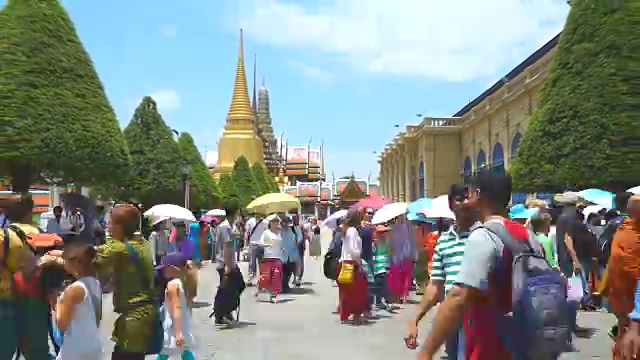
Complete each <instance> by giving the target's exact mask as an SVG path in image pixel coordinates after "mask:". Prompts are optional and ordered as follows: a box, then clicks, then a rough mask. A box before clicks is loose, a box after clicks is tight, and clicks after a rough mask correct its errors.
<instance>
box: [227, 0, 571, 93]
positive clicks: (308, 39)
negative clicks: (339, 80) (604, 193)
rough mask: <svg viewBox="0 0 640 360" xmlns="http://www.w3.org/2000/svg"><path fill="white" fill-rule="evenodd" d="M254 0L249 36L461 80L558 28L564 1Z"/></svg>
mask: <svg viewBox="0 0 640 360" xmlns="http://www.w3.org/2000/svg"><path fill="white" fill-rule="evenodd" d="M322 3H323V4H324V5H320V6H318V7H317V8H316V9H314V10H310V9H307V8H305V7H304V6H303V5H300V3H299V2H296V3H292V2H290V1H285V0H254V1H253V2H251V5H252V6H249V4H245V5H244V6H242V7H241V8H240V10H239V22H240V23H241V26H242V27H243V28H244V29H245V30H246V34H247V36H248V37H252V38H253V39H254V40H256V41H258V42H262V43H266V44H271V45H275V46H279V47H282V48H290V49H294V50H299V51H300V52H301V56H302V55H303V54H304V55H306V56H309V55H311V56H323V57H324V58H325V59H333V60H336V61H338V62H340V63H343V64H346V65H348V66H349V67H350V68H352V69H354V70H356V71H365V72H368V73H372V74H380V75H399V76H423V77H427V78H432V79H437V80H448V81H465V80H470V79H475V78H479V77H483V76H496V73H498V72H500V71H503V70H502V68H503V67H504V66H506V65H508V64H513V62H514V60H520V59H522V58H524V57H526V56H527V55H528V54H530V53H531V52H532V51H533V50H534V49H536V48H537V47H538V46H540V45H542V44H543V43H544V42H546V41H548V40H549V39H551V37H553V36H554V35H555V34H557V32H558V31H560V30H561V29H562V25H563V24H564V21H565V19H566V15H567V13H568V11H569V7H568V5H567V4H566V1H565V0H485V1H477V0H446V1H443V0H396V1H387V0H332V1H330V0H326V2H322Z"/></svg>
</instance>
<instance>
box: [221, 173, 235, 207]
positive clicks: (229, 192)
mask: <svg viewBox="0 0 640 360" xmlns="http://www.w3.org/2000/svg"><path fill="white" fill-rule="evenodd" d="M218 189H220V196H222V198H223V199H224V201H225V203H226V202H228V201H229V200H231V199H236V200H238V201H239V200H240V193H239V192H238V188H237V187H236V184H235V183H234V182H233V178H232V177H231V174H222V175H220V181H219V182H218Z"/></svg>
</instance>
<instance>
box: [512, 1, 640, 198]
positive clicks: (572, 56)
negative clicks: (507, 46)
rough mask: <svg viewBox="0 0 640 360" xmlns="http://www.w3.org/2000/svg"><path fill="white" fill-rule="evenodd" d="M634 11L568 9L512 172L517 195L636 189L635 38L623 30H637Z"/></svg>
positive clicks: (627, 5)
mask: <svg viewBox="0 0 640 360" xmlns="http://www.w3.org/2000/svg"><path fill="white" fill-rule="evenodd" d="M639 5H640V2H639V1H638V0H630V1H596V0H573V1H572V2H571V11H570V13H569V17H568V19H567V23H566V26H565V29H564V31H563V33H562V35H561V36H560V40H559V43H558V45H557V53H556V56H555V59H554V62H553V65H552V68H551V72H550V74H549V77H548V79H547V81H546V84H545V85H544V87H543V89H542V92H541V94H540V101H539V107H538V109H537V110H536V112H535V113H534V114H533V116H532V118H531V119H530V121H529V126H528V129H527V131H526V133H525V135H524V138H523V140H522V143H521V145H520V148H519V150H518V155H517V158H516V159H515V162H514V164H513V166H512V168H511V173H512V175H513V177H514V185H515V187H516V188H520V189H521V190H525V191H554V190H556V191H557V190H562V189H563V188H565V187H571V188H578V189H586V188H590V187H597V188H608V189H611V190H625V189H626V188H628V187H631V186H635V185H637V184H639V183H640V167H639V166H640V165H639V164H640V162H638V158H639V157H640V143H639V141H638V139H640V133H639V131H640V126H639V125H638V124H640V107H639V105H640V98H639V97H638V96H637V94H638V93H640V82H639V80H638V79H640V60H639V59H640V58H638V56H637V54H638V53H640V33H639V32H638V31H630V30H629V29H637V28H638V26H640V24H638V21H640V20H638V19H639V18H640V13H639V12H640V6H639ZM634 26H635V27H634ZM634 94H635V96H634Z"/></svg>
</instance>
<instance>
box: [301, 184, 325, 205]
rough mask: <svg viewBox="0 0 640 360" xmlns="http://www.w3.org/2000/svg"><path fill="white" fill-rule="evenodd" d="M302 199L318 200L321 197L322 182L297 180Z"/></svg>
mask: <svg viewBox="0 0 640 360" xmlns="http://www.w3.org/2000/svg"><path fill="white" fill-rule="evenodd" d="M297 188H298V199H299V200H300V201H317V200H318V198H319V197H320V182H319V181H318V182H302V181H298V182H297Z"/></svg>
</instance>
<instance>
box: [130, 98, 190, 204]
mask: <svg viewBox="0 0 640 360" xmlns="http://www.w3.org/2000/svg"><path fill="white" fill-rule="evenodd" d="M124 135H125V138H126V139H127V143H128V144H129V150H130V151H131V159H132V163H133V166H132V171H131V177H130V178H129V191H130V192H131V196H133V197H135V198H136V199H137V200H138V201H140V202H142V203H143V204H145V206H146V207H150V206H151V205H155V204H162V203H169V204H180V205H182V203H183V202H184V196H183V188H182V167H183V166H184V165H185V160H184V159H183V158H182V156H181V155H180V148H179V147H178V143H177V142H176V141H175V140H174V139H173V131H172V130H171V129H170V128H169V127H168V126H167V124H166V123H165V122H164V120H162V116H161V115H160V113H159V112H158V105H157V104H156V102H155V101H154V100H153V99H152V98H151V97H149V96H145V97H144V98H143V99H142V102H141V103H140V105H138V107H137V108H136V111H135V113H134V114H133V118H132V119H131V122H130V123H129V125H127V127H126V128H125V129H124Z"/></svg>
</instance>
